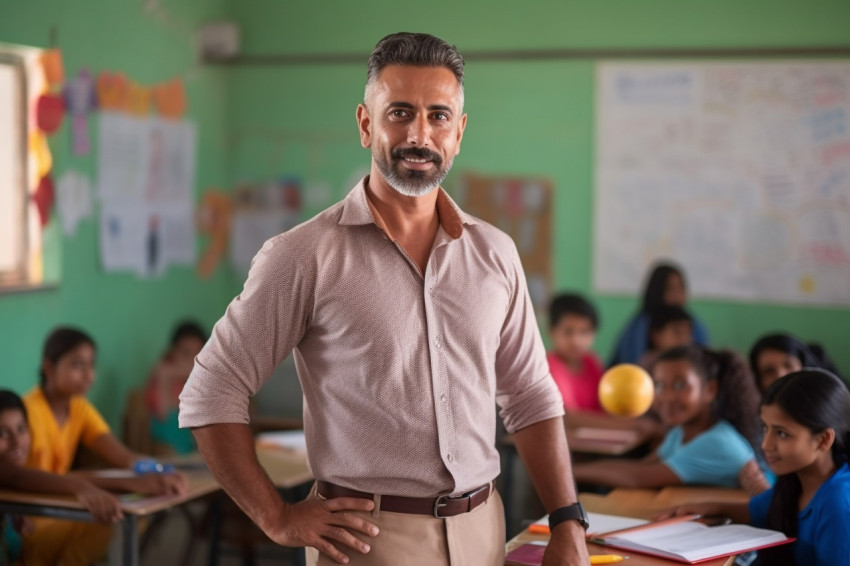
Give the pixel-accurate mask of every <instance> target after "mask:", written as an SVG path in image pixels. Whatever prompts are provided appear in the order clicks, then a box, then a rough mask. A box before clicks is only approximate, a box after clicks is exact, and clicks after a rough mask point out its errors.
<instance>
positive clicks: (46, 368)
mask: <svg viewBox="0 0 850 566" xmlns="http://www.w3.org/2000/svg"><path fill="white" fill-rule="evenodd" d="M55 369H56V364H54V363H53V362H51V361H50V360H48V359H47V358H44V359H43V360H41V373H43V374H44V377H45V378H46V379H50V378H51V377H53V370H55Z"/></svg>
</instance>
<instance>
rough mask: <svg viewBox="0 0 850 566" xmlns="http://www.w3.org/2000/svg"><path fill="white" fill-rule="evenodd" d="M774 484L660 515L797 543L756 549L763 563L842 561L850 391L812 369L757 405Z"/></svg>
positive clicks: (845, 559) (847, 556)
mask: <svg viewBox="0 0 850 566" xmlns="http://www.w3.org/2000/svg"><path fill="white" fill-rule="evenodd" d="M761 420H762V430H763V431H764V440H763V441H762V448H763V449H764V453H765V457H766V459H767V462H768V464H769V465H770V467H771V468H772V469H773V471H774V472H775V473H776V475H777V476H778V479H777V481H776V485H774V486H773V487H772V488H771V489H769V490H768V491H766V492H764V493H762V494H760V495H758V496H756V497H754V498H753V499H751V500H750V502H749V504H737V505H733V504H725V505H724V504H717V503H699V504H694V505H682V506H680V507H677V508H675V509H672V510H670V511H668V512H666V513H665V514H664V515H663V516H662V517H661V518H665V517H669V516H673V515H685V514H689V513H699V514H701V515H704V516H711V515H718V516H726V517H729V518H731V519H733V520H734V521H735V522H739V523H750V524H752V525H753V526H756V527H767V528H771V529H775V530H778V531H782V532H783V533H785V534H786V535H787V536H789V537H796V539H797V541H796V542H794V543H793V544H791V545H784V546H779V547H775V548H769V549H765V550H762V551H761V552H760V553H759V559H760V564H762V565H764V566H791V565H798V566H827V565H829V566H850V469H848V463H847V462H848V457H849V456H850V392H848V390H847V387H846V386H845V385H844V383H843V382H842V381H841V379H839V378H838V377H837V376H835V375H833V374H831V373H829V372H827V371H825V370H819V369H805V370H801V371H797V372H794V373H790V374H788V375H786V376H785V377H782V378H781V379H779V380H778V381H776V382H775V383H774V384H773V385H771V386H770V387H769V388H768V390H767V391H766V392H765V395H764V400H763V401H762V407H761Z"/></svg>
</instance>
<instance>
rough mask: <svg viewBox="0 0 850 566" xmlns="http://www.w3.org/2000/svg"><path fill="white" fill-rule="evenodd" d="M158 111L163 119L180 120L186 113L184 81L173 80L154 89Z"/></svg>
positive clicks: (154, 99)
mask: <svg viewBox="0 0 850 566" xmlns="http://www.w3.org/2000/svg"><path fill="white" fill-rule="evenodd" d="M153 101H154V105H155V106H156V111H157V113H159V115H160V116H162V117H163V118H168V119H170V120H178V119H180V118H181V117H182V116H183V114H184V113H185V112H186V88H185V86H184V84H183V80H182V79H172V80H170V81H167V82H164V83H159V84H158V85H156V86H155V87H153Z"/></svg>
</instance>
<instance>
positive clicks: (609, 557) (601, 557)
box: [590, 554, 628, 564]
mask: <svg viewBox="0 0 850 566" xmlns="http://www.w3.org/2000/svg"><path fill="white" fill-rule="evenodd" d="M626 558H628V557H627V556H620V555H619V554H594V555H593V556H591V557H590V563H591V564H613V563H614V562H622V561H623V560H625V559H626Z"/></svg>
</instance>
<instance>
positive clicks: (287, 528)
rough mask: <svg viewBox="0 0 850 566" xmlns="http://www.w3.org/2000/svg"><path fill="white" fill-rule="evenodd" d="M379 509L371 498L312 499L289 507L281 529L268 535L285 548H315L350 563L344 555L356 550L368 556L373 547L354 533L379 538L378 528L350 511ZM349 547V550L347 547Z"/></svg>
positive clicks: (337, 560) (336, 559)
mask: <svg viewBox="0 0 850 566" xmlns="http://www.w3.org/2000/svg"><path fill="white" fill-rule="evenodd" d="M374 507H375V503H374V502H373V501H372V500H371V499H359V498H355V497H339V498H336V499H317V498H315V497H313V496H310V497H308V498H307V499H305V500H304V501H301V502H300V503H296V504H294V505H290V506H288V507H287V509H286V512H285V515H284V516H283V517H282V521H281V523H282V524H281V525H280V528H279V529H278V530H277V531H275V532H267V533H266V534H268V535H269V538H271V539H272V540H273V541H275V542H276V543H278V544H281V545H284V546H312V547H313V548H315V549H317V550H318V551H319V552H321V553H322V554H326V555H327V556H329V557H330V558H331V559H333V560H335V561H336V562H339V563H340V564H347V563H348V556H347V555H346V554H345V553H344V552H342V550H346V551H347V552H350V550H349V549H352V550H354V551H356V552H360V553H361V554H366V553H367V552H369V549H370V548H371V546H370V544H369V543H366V542H363V541H362V540H360V539H359V538H358V537H356V536H354V534H352V532H356V533H362V534H364V535H367V536H369V537H374V536H377V534H378V527H376V526H375V525H373V524H372V523H370V522H369V521H367V520H365V519H363V518H362V517H359V516H357V515H356V514H355V513H351V512H350V511H363V512H367V513H368V512H370V511H372V509H373V508H374ZM346 547H347V548H346Z"/></svg>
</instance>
